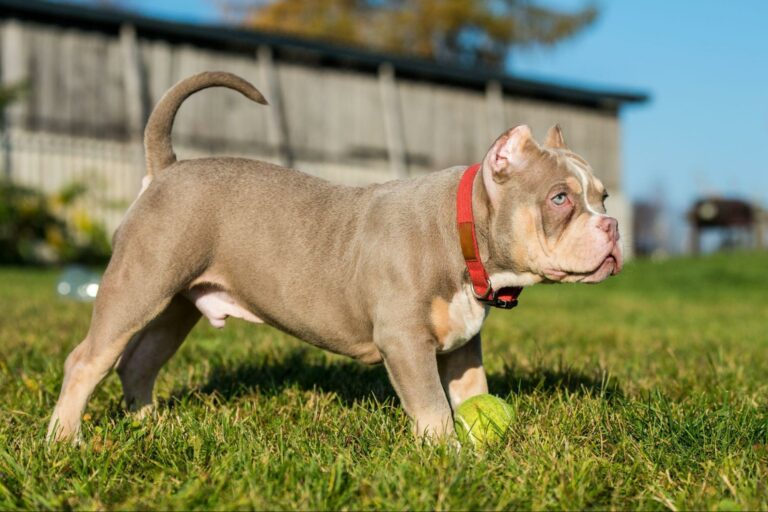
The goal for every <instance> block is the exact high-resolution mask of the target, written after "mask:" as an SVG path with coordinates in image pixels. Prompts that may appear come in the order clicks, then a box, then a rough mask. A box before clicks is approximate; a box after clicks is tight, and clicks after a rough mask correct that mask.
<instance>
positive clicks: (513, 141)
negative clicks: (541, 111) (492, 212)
mask: <svg viewBox="0 0 768 512" xmlns="http://www.w3.org/2000/svg"><path fill="white" fill-rule="evenodd" d="M538 150H539V144H538V143H537V142H536V141H535V140H534V139H533V135H532V134H531V129H530V128H529V127H528V126H527V125H524V124H523V125H520V126H516V127H514V128H512V129H511V130H509V131H508V132H506V133H504V134H502V135H501V137H499V138H498V139H496V142H494V143H493V146H491V149H490V150H488V153H487V154H486V155H485V159H484V160H483V183H484V184H485V189H486V191H487V192H488V197H489V199H490V200H491V204H492V205H493V206H494V207H497V206H498V202H499V201H498V198H499V186H500V185H501V184H502V183H504V182H505V181H507V180H508V179H509V178H510V177H511V176H512V175H513V174H514V173H515V172H520V171H522V170H523V169H524V168H525V163H526V161H528V160H529V159H530V158H531V157H532V156H533V155H534V154H535V153H536V152H537V151H538Z"/></svg>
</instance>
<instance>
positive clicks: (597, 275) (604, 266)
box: [544, 243, 624, 284]
mask: <svg viewBox="0 0 768 512" xmlns="http://www.w3.org/2000/svg"><path fill="white" fill-rule="evenodd" d="M623 263H624V259H623V257H622V252H621V246H619V244H618V243H615V244H614V245H613V247H612V248H611V250H610V252H609V253H608V254H607V255H606V256H605V257H604V258H603V259H602V260H600V263H599V264H598V265H597V267H596V268H594V269H592V270H589V271H587V272H573V271H564V270H559V269H547V270H545V271H544V277H545V278H546V279H547V281H549V282H555V283H588V284H594V283H599V282H601V281H604V280H606V279H607V278H609V277H610V276H615V275H616V274H618V273H619V272H621V269H622V268H623Z"/></svg>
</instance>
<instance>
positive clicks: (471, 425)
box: [453, 394, 515, 446]
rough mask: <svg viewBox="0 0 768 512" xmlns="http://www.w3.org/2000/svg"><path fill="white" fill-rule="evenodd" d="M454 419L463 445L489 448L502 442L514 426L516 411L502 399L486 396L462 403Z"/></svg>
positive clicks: (474, 397) (479, 396) (454, 414)
mask: <svg viewBox="0 0 768 512" xmlns="http://www.w3.org/2000/svg"><path fill="white" fill-rule="evenodd" d="M453 417H454V423H455V427H456V434H457V435H458V437H459V441H460V442H461V444H466V443H467V442H470V443H472V445H473V446H488V445H491V444H494V443H497V442H499V441H501V439H502V437H503V436H504V433H505V432H506V431H507V429H508V428H509V426H510V425H511V424H512V420H513V419H514V417H515V410H514V409H513V408H512V406H511V405H509V404H508V403H507V402H505V401H504V400H502V399H501V398H498V397H495V396H493V395H489V394H484V395H477V396H473V397H472V398H470V399H468V400H466V401H464V402H462V403H461V405H459V407H458V408H457V409H456V410H455V411H454V413H453Z"/></svg>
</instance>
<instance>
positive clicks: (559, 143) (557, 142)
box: [544, 124, 567, 149]
mask: <svg viewBox="0 0 768 512" xmlns="http://www.w3.org/2000/svg"><path fill="white" fill-rule="evenodd" d="M544 145H545V146H548V147H550V148H557V149H566V148H567V146H566V145H565V138H564V137H563V130H561V129H560V125H559V124H556V125H553V126H552V127H551V128H550V129H549V130H548V131H547V138H546V139H544Z"/></svg>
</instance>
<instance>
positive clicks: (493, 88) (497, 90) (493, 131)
mask: <svg viewBox="0 0 768 512" xmlns="http://www.w3.org/2000/svg"><path fill="white" fill-rule="evenodd" d="M485 115H486V119H487V121H486V126H487V127H488V140H489V142H488V145H489V146H490V145H491V142H492V141H494V140H496V137H498V136H499V135H501V134H502V133H503V132H504V130H506V129H507V128H511V126H507V123H506V122H505V120H504V91H503V90H502V88H501V84H500V83H499V82H498V81H496V80H491V81H489V82H488V83H487V84H486V86H485Z"/></svg>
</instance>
